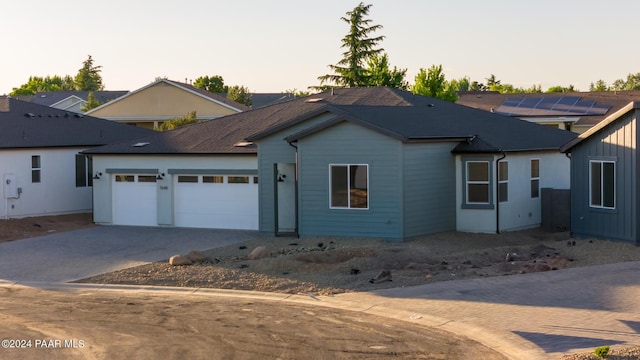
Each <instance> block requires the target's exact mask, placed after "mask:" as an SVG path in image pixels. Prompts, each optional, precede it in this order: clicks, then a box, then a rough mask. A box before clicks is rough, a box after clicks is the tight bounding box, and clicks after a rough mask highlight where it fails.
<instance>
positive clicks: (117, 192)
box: [112, 175, 158, 226]
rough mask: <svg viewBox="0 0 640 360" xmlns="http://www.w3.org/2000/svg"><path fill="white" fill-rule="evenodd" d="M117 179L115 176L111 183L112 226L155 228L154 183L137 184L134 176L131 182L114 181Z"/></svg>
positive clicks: (156, 210) (156, 217) (156, 220)
mask: <svg viewBox="0 0 640 360" xmlns="http://www.w3.org/2000/svg"><path fill="white" fill-rule="evenodd" d="M117 177H118V175H115V176H114V179H113V182H112V185H113V187H112V189H113V224H115V225H139V226H157V225H158V200H157V187H156V183H155V182H139V181H138V180H139V178H138V176H134V177H133V181H116V179H117ZM147 178H148V176H147ZM147 181H148V180H147Z"/></svg>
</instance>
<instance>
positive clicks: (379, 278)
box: [369, 270, 391, 284]
mask: <svg viewBox="0 0 640 360" xmlns="http://www.w3.org/2000/svg"><path fill="white" fill-rule="evenodd" d="M385 281H391V271H389V270H382V271H380V273H378V275H376V277H375V278H373V279H371V280H369V282H370V283H372V284H378V283H381V282H385Z"/></svg>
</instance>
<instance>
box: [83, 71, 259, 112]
mask: <svg viewBox="0 0 640 360" xmlns="http://www.w3.org/2000/svg"><path fill="white" fill-rule="evenodd" d="M159 83H165V84H168V85H171V86H174V87H176V88H178V89H181V90H184V91H187V92H189V93H191V94H194V95H196V96H199V97H201V98H203V99H206V100H208V101H211V102H214V103H216V104H218V105H221V106H224V107H226V108H229V109H232V110H234V111H238V112H240V111H246V110H249V107H248V106H246V105H243V104H240V103H239V102H236V101H233V100H229V99H227V98H226V97H224V96H221V95H220V94H214V93H212V92H209V91H206V90H203V89H200V88H197V87H195V86H193V85H190V84H185V83H181V82H177V81H173V80H168V79H158V80H156V81H154V82H152V83H150V84H148V85H146V86H143V87H141V88H139V89H137V90H134V91H132V92H129V93H127V94H126V95H123V96H121V97H119V98H116V99H114V100H112V101H110V102H107V103H105V104H102V105H100V106H98V107H96V108H93V109H91V110H89V111H87V114H91V113H93V112H95V111H97V110H99V109H102V108H104V107H107V106H111V105H112V104H114V103H116V102H118V101H122V100H124V99H126V98H128V97H129V96H131V95H134V94H137V93H139V92H142V91H144V90H146V89H148V88H150V87H152V86H155V85H157V84H159Z"/></svg>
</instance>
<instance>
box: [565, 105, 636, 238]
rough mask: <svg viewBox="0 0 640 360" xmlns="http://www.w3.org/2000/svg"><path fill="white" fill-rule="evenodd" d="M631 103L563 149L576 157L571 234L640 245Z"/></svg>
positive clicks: (634, 138) (573, 160)
mask: <svg viewBox="0 0 640 360" xmlns="http://www.w3.org/2000/svg"><path fill="white" fill-rule="evenodd" d="M639 115H640V102H635V101H634V102H630V103H628V104H627V106H625V107H623V108H621V109H620V110H618V111H617V112H616V113H614V114H611V115H610V116H609V117H607V118H605V119H604V120H602V121H601V122H600V123H598V124H597V125H595V126H593V127H592V128H591V129H589V130H588V131H586V132H584V133H582V134H580V136H579V137H577V138H576V139H574V140H572V141H571V142H569V143H567V144H566V145H565V146H563V147H562V149H561V150H562V151H564V152H567V153H569V154H570V156H571V232H572V234H573V235H575V236H578V237H597V238H606V239H613V240H621V241H625V242H630V243H633V244H636V245H640V233H639V229H638V220H639V219H638V216H639V215H638V214H639V212H638V210H639V209H640V208H639V206H640V191H639V188H638V171H639V170H640V167H639V166H638V150H637V148H638V147H637V139H638V128H637V125H638V118H639Z"/></svg>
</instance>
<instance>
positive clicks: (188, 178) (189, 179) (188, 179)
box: [178, 175, 198, 183]
mask: <svg viewBox="0 0 640 360" xmlns="http://www.w3.org/2000/svg"><path fill="white" fill-rule="evenodd" d="M178 182H179V183H197V182H198V177H197V176H194V175H180V176H178Z"/></svg>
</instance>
